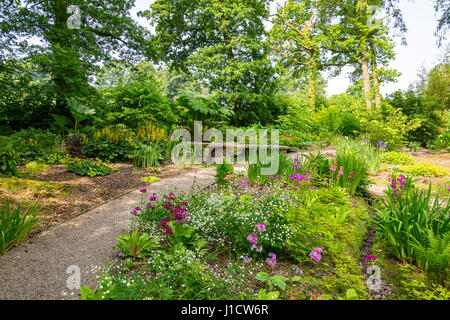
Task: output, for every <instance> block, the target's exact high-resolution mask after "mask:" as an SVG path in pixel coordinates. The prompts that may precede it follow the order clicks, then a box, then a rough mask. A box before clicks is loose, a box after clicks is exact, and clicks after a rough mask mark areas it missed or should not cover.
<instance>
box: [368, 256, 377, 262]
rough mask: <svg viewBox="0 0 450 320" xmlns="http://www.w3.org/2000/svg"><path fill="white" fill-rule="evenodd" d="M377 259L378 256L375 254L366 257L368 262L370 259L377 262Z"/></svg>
mask: <svg viewBox="0 0 450 320" xmlns="http://www.w3.org/2000/svg"><path fill="white" fill-rule="evenodd" d="M375 260H377V258H376V257H375V256H373V255H368V256H367V257H366V263H369V261H373V262H375Z"/></svg>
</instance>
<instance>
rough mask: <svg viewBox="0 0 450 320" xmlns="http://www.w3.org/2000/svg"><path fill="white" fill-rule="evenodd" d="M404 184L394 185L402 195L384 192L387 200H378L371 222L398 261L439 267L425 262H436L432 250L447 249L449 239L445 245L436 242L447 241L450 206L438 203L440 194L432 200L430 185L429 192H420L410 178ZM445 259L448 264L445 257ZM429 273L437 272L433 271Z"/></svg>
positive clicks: (396, 192)
mask: <svg viewBox="0 0 450 320" xmlns="http://www.w3.org/2000/svg"><path fill="white" fill-rule="evenodd" d="M403 181H404V182H403V183H402V182H397V183H398V184H399V186H397V185H396V188H400V189H401V194H398V191H395V190H394V188H393V186H390V187H389V189H388V190H387V191H386V196H387V199H386V200H378V201H379V202H378V204H377V206H375V210H376V212H377V216H376V218H375V219H374V222H375V224H376V225H377V227H378V229H377V232H378V234H379V235H380V236H381V237H382V238H383V239H385V240H386V241H387V244H388V246H389V248H390V250H391V251H392V252H393V253H394V255H395V256H396V257H397V258H399V259H402V260H406V261H410V262H419V261H420V262H419V263H420V264H421V265H423V266H426V265H427V264H428V265H430V266H431V265H440V262H439V261H440V260H435V261H434V262H432V261H427V258H428V257H430V258H436V257H435V255H436V253H434V255H433V249H436V247H438V248H439V247H441V246H442V245H444V246H447V245H448V239H447V242H445V243H447V244H445V243H443V242H440V241H441V240H437V239H439V238H441V237H447V236H446V234H448V232H449V227H450V224H449V223H450V217H449V213H450V206H449V205H448V203H447V204H446V203H445V201H444V202H442V201H441V200H440V198H439V192H438V193H436V196H435V197H432V194H431V183H430V187H429V189H428V191H419V190H418V189H417V187H415V186H414V184H413V180H412V178H411V177H409V178H406V179H403ZM402 185H404V186H403V187H402ZM396 194H398V195H396ZM433 239H436V240H433ZM431 245H433V247H430V246H431ZM424 250H425V251H424ZM430 250H431V251H430ZM418 252H420V253H419V254H418ZM425 252H427V254H425ZM439 259H440V258H439ZM446 259H447V261H448V256H447V257H446ZM430 270H432V272H437V271H436V270H435V269H433V268H431V269H430ZM439 272H444V270H440V271H439ZM437 273H438V272H437Z"/></svg>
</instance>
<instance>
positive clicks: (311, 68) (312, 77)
mask: <svg viewBox="0 0 450 320" xmlns="http://www.w3.org/2000/svg"><path fill="white" fill-rule="evenodd" d="M315 69H316V68H315V63H314V62H313V61H311V62H310V64H309V65H308V104H309V107H310V108H312V109H313V108H315V106H316V70H315Z"/></svg>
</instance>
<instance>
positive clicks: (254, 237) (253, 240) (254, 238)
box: [247, 232, 258, 244]
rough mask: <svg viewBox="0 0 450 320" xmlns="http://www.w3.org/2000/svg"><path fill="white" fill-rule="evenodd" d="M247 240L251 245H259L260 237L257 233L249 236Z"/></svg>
mask: <svg viewBox="0 0 450 320" xmlns="http://www.w3.org/2000/svg"><path fill="white" fill-rule="evenodd" d="M247 240H248V242H250V243H253V244H257V243H258V235H257V234H256V232H252V233H250V234H249V235H248V237H247Z"/></svg>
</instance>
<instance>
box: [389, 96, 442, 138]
mask: <svg viewBox="0 0 450 320" xmlns="http://www.w3.org/2000/svg"><path fill="white" fill-rule="evenodd" d="M388 101H389V103H390V104H391V105H392V107H394V108H395V109H398V110H401V111H402V113H403V114H404V115H405V116H407V117H408V121H416V122H417V123H419V125H417V126H416V127H415V128H413V129H411V130H408V133H407V136H406V138H407V140H408V141H416V142H419V143H420V144H421V145H422V146H423V147H426V146H427V145H428V144H430V143H432V142H433V141H434V140H435V139H436V137H438V136H439V134H440V131H441V130H440V128H441V127H442V126H443V123H442V118H441V116H440V115H439V114H438V113H437V112H436V111H437V110H439V109H441V108H442V106H441V105H439V104H437V103H436V102H434V101H433V100H430V99H429V98H427V97H425V96H424V95H420V94H416V93H414V92H412V91H408V92H405V93H403V92H401V91H397V92H395V93H393V94H392V95H391V96H390V97H389V98H388Z"/></svg>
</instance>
